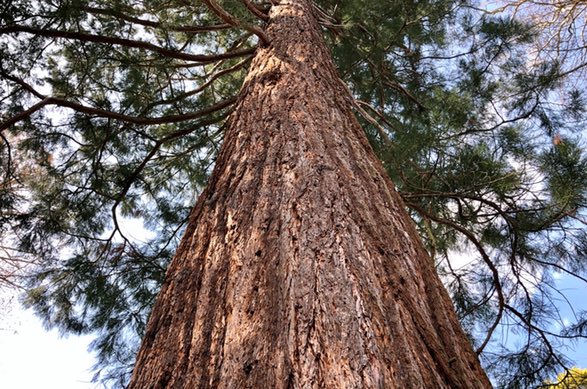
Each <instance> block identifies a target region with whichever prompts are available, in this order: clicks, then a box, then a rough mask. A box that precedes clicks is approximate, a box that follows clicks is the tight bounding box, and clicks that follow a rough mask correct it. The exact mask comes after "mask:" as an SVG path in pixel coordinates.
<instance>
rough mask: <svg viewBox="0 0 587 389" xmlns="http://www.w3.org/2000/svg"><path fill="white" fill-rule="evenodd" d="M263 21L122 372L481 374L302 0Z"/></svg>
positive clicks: (444, 379) (240, 381) (330, 382)
mask: <svg viewBox="0 0 587 389" xmlns="http://www.w3.org/2000/svg"><path fill="white" fill-rule="evenodd" d="M266 32H267V35H268V36H269V38H270V39H271V43H270V45H269V47H266V48H261V49H259V51H258V53H257V55H256V57H255V59H254V62H253V64H252V66H251V70H250V73H249V75H248V77H247V80H246V82H245V84H244V86H243V89H242V92H241V96H240V99H239V102H238V104H237V107H236V111H235V112H234V114H233V115H232V117H231V118H230V124H229V126H228V129H227V131H226V138H225V141H224V144H223V147H222V151H221V153H220V155H219V158H218V161H217V165H216V168H215V171H214V174H213V175H212V178H211V180H210V183H209V186H208V188H207V189H206V191H205V192H204V193H203V194H202V196H201V197H200V199H199V201H198V203H197V205H196V207H195V208H194V211H193V213H192V216H191V220H190V222H189V225H188V228H187V231H186V233H185V236H184V238H183V242H182V244H181V245H180V247H179V250H178V252H177V254H176V256H175V258H174V260H173V261H172V263H171V265H170V267H169V270H168V273H167V277H166V281H165V283H164V285H163V288H162V290H161V293H160V295H159V298H158V301H157V303H156V305H155V308H154V310H153V313H152V315H151V318H150V321H149V325H148V328H147V333H146V336H145V338H144V340H143V344H142V347H141V350H140V352H139V355H138V359H137V362H136V367H135V371H134V374H133V377H132V381H131V384H130V388H133V389H145V388H186V389H187V388H190V389H191V388H260V389H265V388H402V389H405V388H434V389H436V388H488V387H490V384H489V381H488V380H487V377H486V376H485V374H484V372H483V371H482V369H481V367H480V365H479V362H478V360H477V358H476V356H475V354H474V353H473V351H472V349H471V346H470V345H469V343H468V341H467V339H466V337H465V335H464V333H463V332H462V330H461V328H460V326H459V323H458V321H457V319H456V316H455V314H454V311H453V308H452V305H451V302H450V300H449V297H448V295H447V293H446V291H445V290H444V288H443V286H442V284H441V282H440V280H439V278H438V276H437V275H436V273H435V270H434V266H433V264H432V262H431V260H430V258H429V257H428V256H427V254H426V252H425V251H424V249H423V248H422V245H421V243H420V241H419V238H418V236H417V234H416V231H415V229H414V227H413V226H412V223H411V220H410V219H409V217H408V216H407V214H406V211H405V209H404V205H403V203H402V201H401V199H400V198H399V196H398V195H397V193H396V192H395V191H394V189H393V184H392V183H391V181H390V180H389V178H388V177H387V175H386V173H385V171H384V170H383V168H382V166H381V164H380V162H379V161H378V160H377V158H376V157H375V155H374V154H373V151H372V150H371V148H370V146H369V144H368V142H367V139H366V138H365V135H364V133H363V131H362V129H361V127H360V126H359V124H358V122H357V121H356V119H355V118H354V116H353V114H352V112H351V104H350V100H349V98H348V96H347V94H346V92H345V89H344V87H343V86H342V84H341V83H340V81H339V79H338V76H337V74H336V71H335V69H334V66H333V63H332V61H331V59H330V55H329V53H328V50H327V49H326V47H325V45H324V43H323V41H322V38H321V36H320V30H319V27H318V25H317V23H316V22H315V20H314V18H313V16H312V9H311V6H310V2H309V1H308V0H281V1H280V2H279V4H278V5H274V6H273V7H272V9H271V13H270V22H269V26H268V28H267V30H266Z"/></svg>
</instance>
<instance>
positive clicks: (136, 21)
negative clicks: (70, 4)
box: [80, 6, 232, 33]
mask: <svg viewBox="0 0 587 389" xmlns="http://www.w3.org/2000/svg"><path fill="white" fill-rule="evenodd" d="M80 9H81V10H83V11H86V12H88V13H91V14H94V15H107V16H114V17H115V18H117V19H121V20H124V21H127V22H129V23H133V24H140V25H142V26H147V27H153V28H164V29H167V30H169V31H176V32H192V33H200V32H210V31H218V30H226V29H229V28H231V27H232V26H231V25H230V24H227V23H223V24H214V25H211V26H166V25H164V24H163V23H161V22H154V21H151V20H145V19H141V18H136V17H134V16H129V15H127V14H125V13H122V12H119V11H115V10H112V9H104V8H95V7H83V6H82V7H80Z"/></svg>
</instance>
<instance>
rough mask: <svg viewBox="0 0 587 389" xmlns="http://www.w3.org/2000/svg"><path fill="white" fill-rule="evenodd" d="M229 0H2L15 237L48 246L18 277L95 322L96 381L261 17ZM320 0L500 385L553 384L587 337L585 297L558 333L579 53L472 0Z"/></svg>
mask: <svg viewBox="0 0 587 389" xmlns="http://www.w3.org/2000/svg"><path fill="white" fill-rule="evenodd" d="M217 3H218V4H219V5H220V6H222V7H223V9H224V11H226V12H227V13H229V14H230V15H232V17H233V20H236V21H237V22H236V23H233V24H234V25H230V24H231V23H228V22H227V21H226V20H223V19H222V17H220V16H219V15H217V14H215V13H214V12H213V10H211V9H209V8H208V7H207V6H206V5H205V3H204V2H199V1H193V2H185V1H183V0H165V1H163V0H141V1H132V2H131V1H127V0H102V1H89V0H86V1H67V0H37V1H34V2H30V1H24V0H0V93H1V97H0V111H1V112H3V113H5V114H4V116H3V117H2V120H3V121H4V123H3V126H2V128H1V129H0V130H1V132H0V134H1V135H2V136H1V139H0V141H1V142H0V231H1V232H2V235H3V236H11V237H14V238H11V239H8V240H9V242H2V243H3V244H4V243H6V244H10V245H12V246H13V248H14V249H17V250H19V252H21V253H24V255H26V256H27V258H29V259H30V260H32V261H33V262H34V263H35V264H36V267H35V268H34V269H33V270H32V271H29V272H28V273H27V275H26V277H24V278H22V279H19V280H18V281H19V282H20V283H21V284H24V285H26V287H27V288H28V293H27V296H26V304H27V305H28V306H30V307H32V308H33V309H35V310H36V312H37V313H38V314H39V315H40V316H41V317H42V318H43V319H44V320H45V323H46V324H47V326H49V327H57V328H59V329H61V331H63V332H65V333H69V332H73V333H92V334H95V335H96V341H95V342H94V343H93V344H92V347H93V348H94V350H95V351H96V352H97V355H98V365H97V371H98V372H99V375H98V376H97V379H99V380H103V381H105V382H110V383H111V384H112V385H113V386H121V387H122V386H124V382H125V380H126V378H127V376H128V374H129V372H130V369H131V368H132V363H133V358H134V352H135V349H136V345H137V343H138V340H139V339H140V337H141V335H142V334H143V331H144V326H145V322H146V318H147V316H148V314H149V311H150V308H151V305H152V303H153V300H154V296H155V295H156V293H157V291H158V288H159V286H160V284H161V282H162V279H163V275H164V272H165V268H166V266H167V264H168V263H169V260H170V258H171V255H172V253H173V252H174V250H175V247H176V246H177V243H178V240H179V236H180V235H181V232H182V230H183V226H184V224H185V221H186V219H187V217H188V214H189V210H190V207H191V206H192V205H193V203H194V202H195V199H196V198H197V195H198V194H199V193H200V191H201V189H202V188H203V186H204V185H205V183H206V180H207V178H208V175H209V174H210V172H211V169H212V167H213V164H214V160H215V156H216V153H217V151H218V148H219V145H220V143H221V139H222V135H223V134H222V133H223V125H224V121H225V119H226V117H227V116H228V114H229V113H230V110H231V106H232V104H233V103H234V101H235V100H234V97H235V96H237V95H238V92H239V90H240V87H241V85H242V82H243V79H244V76H245V74H246V70H247V66H248V65H249V63H250V60H251V58H252V55H253V52H254V49H255V48H256V47H257V45H258V40H259V38H258V37H257V36H256V35H255V28H262V27H263V26H264V21H263V20H261V19H259V18H257V17H256V16H255V15H254V14H253V13H252V12H251V11H249V9H248V8H247V7H246V5H245V3H244V2H242V1H237V0H226V1H218V2H217ZM255 4H257V5H258V6H259V8H258V10H257V13H263V12H266V11H267V9H268V8H267V7H269V5H268V4H265V3H255ZM315 4H316V6H317V15H318V17H319V21H320V23H321V24H322V26H323V27H324V34H325V37H326V39H327V42H328V44H329V45H330V48H331V50H332V53H333V58H334V60H335V62H336V65H337V67H338V69H339V72H340V75H341V78H342V79H343V81H344V82H345V83H346V84H347V85H348V86H349V88H350V90H351V91H352V93H353V95H354V97H355V98H356V100H357V106H358V107H361V110H358V119H359V120H360V121H361V122H362V124H363V126H364V129H365V131H366V134H367V136H368V138H369V140H370V141H371V144H372V146H373V148H374V149H375V151H376V153H377V155H378V156H379V158H380V159H381V161H382V162H383V164H384V166H385V168H386V169H387V171H388V173H389V175H390V177H392V179H393V180H394V183H395V184H396V186H397V188H398V191H399V192H400V194H401V196H402V197H403V199H404V201H405V203H406V205H407V207H408V208H409V210H410V212H411V215H412V216H413V219H414V221H415V222H416V225H417V228H418V230H419V232H420V234H421V236H422V239H423V241H424V244H425V245H426V248H427V249H428V251H429V252H430V255H431V257H432V259H433V260H434V261H435V263H436V264H437V269H438V271H439V273H440V274H441V276H442V277H443V279H444V280H445V283H446V285H447V288H448V290H449V292H450V293H451V295H452V297H453V301H454V303H455V307H456V310H457V313H458V314H459V317H460V319H461V322H462V324H463V326H464V328H465V330H466V331H467V333H468V335H469V337H470V339H471V342H472V344H473V345H474V346H475V347H476V348H477V350H478V351H479V352H480V353H481V354H480V355H481V359H482V361H483V363H484V365H485V367H486V368H487V369H488V372H489V373H490V374H491V375H492V377H493V379H494V381H495V382H496V383H497V384H498V385H502V386H503V387H512V388H514V387H520V388H526V387H532V386H535V385H537V384H540V383H542V382H544V380H545V379H546V378H547V377H549V376H550V377H552V376H553V375H554V373H555V372H556V371H560V370H561V366H564V365H565V363H566V362H565V359H564V355H563V353H562V351H563V350H564V346H565V345H566V343H564V341H565V339H567V338H572V339H580V338H585V336H587V333H586V331H585V328H586V327H587V317H585V315H578V317H577V320H575V321H574V322H573V323H571V324H570V325H568V326H564V325H562V323H561V326H562V330H561V331H558V330H559V328H556V326H555V325H554V324H553V323H557V324H558V321H560V320H559V316H558V313H557V305H556V304H555V301H554V299H553V298H552V295H553V294H555V293H558V292H559V291H558V289H557V286H556V285H555V284H554V282H553V274H554V273H555V272H562V273H565V274H567V275H569V276H573V277H577V278H579V279H581V280H583V281H585V278H584V276H585V271H586V266H587V262H586V260H587V234H586V232H585V224H586V220H587V218H586V216H585V207H586V199H585V196H586V193H587V159H586V158H587V155H585V151H584V147H583V142H584V139H583V138H582V132H583V131H584V129H585V124H586V116H585V98H584V93H585V91H584V85H582V84H578V85H575V86H573V87H572V88H571V87H568V85H567V84H566V83H565V82H566V80H567V78H566V76H567V75H568V74H567V73H568V72H567V71H563V70H562V69H565V67H564V66H562V65H564V64H563V63H562V62H561V59H560V58H555V59H552V60H549V61H544V60H542V59H540V58H539V59H538V60H537V59H536V58H533V57H531V56H530V54H529V53H530V50H529V48H530V45H532V44H533V42H534V39H536V38H537V36H539V34H540V30H538V29H536V28H535V27H534V26H531V25H528V24H525V23H522V22H520V21H519V20H517V19H515V18H512V17H502V16H491V15H487V14H485V13H483V12H479V11H478V10H477V9H476V8H475V7H471V5H474V4H470V3H468V2H466V1H453V0H438V1H412V0H393V1H386V2H381V1H375V0H367V1H345V2H339V1H331V0H320V1H315ZM47 97H50V98H49V99H48V98H47ZM39 104H40V105H39ZM37 106H38V107H37ZM35 107H37V108H35ZM33 108H34V109H33ZM129 222H131V223H135V225H137V224H138V225H143V224H144V226H145V227H146V229H147V232H145V233H144V234H141V236H133V235H134V233H129V232H128V231H126V230H125V228H124V225H125V224H126V223H129ZM457 252H465V253H467V255H468V260H469V261H468V262H467V264H462V263H459V260H458V256H455V253H457ZM0 279H1V278H0ZM512 329H513V330H512ZM506 330H507V331H510V332H512V333H513V334H514V336H515V338H516V339H523V340H520V342H519V343H516V344H513V343H512V342H503V341H501V339H500V337H498V336H497V335H496V334H497V333H498V332H500V331H506ZM557 331H558V332H557ZM561 336H562V337H561Z"/></svg>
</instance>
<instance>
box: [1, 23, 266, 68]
mask: <svg viewBox="0 0 587 389" xmlns="http://www.w3.org/2000/svg"><path fill="white" fill-rule="evenodd" d="M19 32H23V33H27V34H33V35H37V36H45V37H51V38H64V39H72V40H78V41H82V42H94V43H105V44H111V45H119V46H125V47H132V48H136V49H143V50H148V51H153V52H155V53H158V54H161V55H163V56H166V57H170V58H177V59H182V60H185V61H194V62H201V63H210V62H215V61H219V60H222V59H228V58H235V57H240V56H244V55H249V54H253V53H254V52H255V50H256V48H254V47H253V48H249V49H244V50H237V51H234V52H227V53H222V54H216V55H204V54H189V53H182V52H179V51H175V50H171V49H166V48H165V47H161V46H157V45H154V44H152V43H149V42H144V41H138V40H133V39H125V38H114V37H110V36H102V35H93V34H87V33H84V32H72V31H60V30H54V29H40V28H33V27H29V26H9V27H4V28H0V35H2V34H13V33H19Z"/></svg>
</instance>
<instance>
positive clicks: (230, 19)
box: [202, 0, 269, 46]
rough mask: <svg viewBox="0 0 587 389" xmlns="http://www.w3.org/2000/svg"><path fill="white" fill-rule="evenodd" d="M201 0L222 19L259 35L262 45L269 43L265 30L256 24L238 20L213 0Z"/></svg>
mask: <svg viewBox="0 0 587 389" xmlns="http://www.w3.org/2000/svg"><path fill="white" fill-rule="evenodd" d="M202 2H203V3H204V4H205V5H206V6H207V7H208V8H209V9H210V10H211V11H212V12H214V13H215V14H216V15H217V16H218V17H219V18H220V19H221V20H222V21H224V22H226V23H228V24H230V25H231V26H234V27H239V28H243V29H245V30H247V31H250V32H252V33H253V34H255V35H257V36H258V37H259V40H261V43H262V44H263V45H264V46H267V45H268V44H269V37H268V36H267V34H265V32H264V31H263V30H262V29H260V28H259V27H256V26H251V25H248V24H245V23H243V22H242V21H240V20H238V19H237V18H236V17H234V16H233V15H231V14H230V13H228V12H227V11H226V10H225V9H224V8H222V7H221V6H220V5H218V4H217V3H216V2H215V1H214V0H202Z"/></svg>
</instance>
